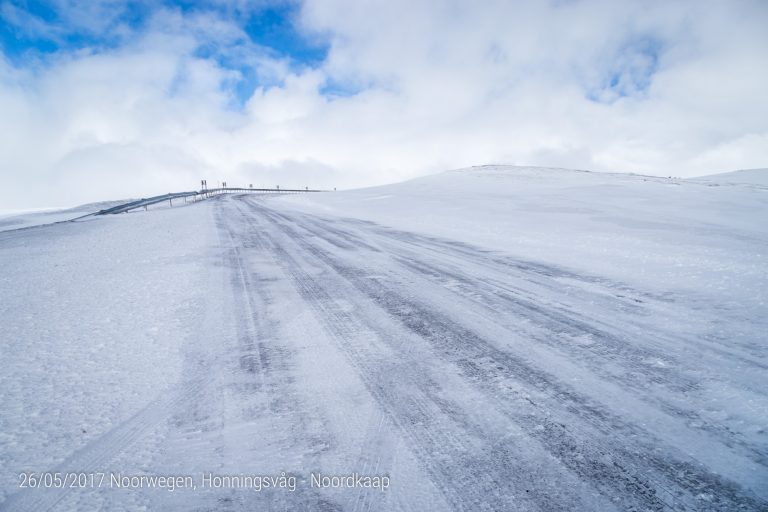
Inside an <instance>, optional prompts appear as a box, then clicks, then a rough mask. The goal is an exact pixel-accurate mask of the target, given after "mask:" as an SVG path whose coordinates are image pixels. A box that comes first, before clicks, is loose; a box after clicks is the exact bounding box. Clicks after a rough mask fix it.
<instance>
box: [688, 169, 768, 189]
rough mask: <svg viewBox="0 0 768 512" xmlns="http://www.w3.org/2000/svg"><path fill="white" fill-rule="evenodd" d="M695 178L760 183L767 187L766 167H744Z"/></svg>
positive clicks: (723, 181) (736, 182)
mask: <svg viewBox="0 0 768 512" xmlns="http://www.w3.org/2000/svg"><path fill="white" fill-rule="evenodd" d="M695 179H696V180H701V181H709V182H713V183H723V184H742V185H762V186H764V187H768V169H744V170H741V171H732V172H723V173H720V174H710V175H708V176H702V177H700V178H695Z"/></svg>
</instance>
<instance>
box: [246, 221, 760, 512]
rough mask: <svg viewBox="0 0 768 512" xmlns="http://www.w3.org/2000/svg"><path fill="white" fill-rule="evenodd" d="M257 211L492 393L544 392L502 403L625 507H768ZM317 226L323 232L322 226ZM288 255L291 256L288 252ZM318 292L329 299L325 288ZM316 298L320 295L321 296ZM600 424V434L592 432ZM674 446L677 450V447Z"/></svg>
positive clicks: (532, 432) (571, 465) (553, 450)
mask: <svg viewBox="0 0 768 512" xmlns="http://www.w3.org/2000/svg"><path fill="white" fill-rule="evenodd" d="M255 208H256V209H257V210H258V211H259V212H260V213H261V214H263V215H265V216H267V217H268V218H270V219H272V221H273V222H275V224H276V225H277V227H278V230H279V231H282V232H284V233H286V235H287V236H288V237H291V240H292V241H294V242H295V243H296V244H298V245H299V246H300V247H301V248H302V249H303V250H305V251H306V252H308V253H310V254H312V256H313V257H314V258H315V259H317V260H319V261H321V262H323V263H325V264H326V265H327V266H328V267H330V268H331V269H332V270H333V271H334V272H335V273H336V274H338V275H340V276H342V277H343V278H344V279H346V280H347V281H349V282H350V283H352V284H353V285H354V286H355V287H357V288H358V289H359V290H360V291H361V292H362V293H363V294H364V295H366V296H368V297H369V298H371V299H372V300H373V301H374V302H376V303H377V304H378V305H379V306H380V307H382V308H383V309H384V310H385V311H387V312H388V313H389V314H390V315H391V316H392V317H394V318H397V319H398V320H399V321H401V322H402V323H403V324H404V325H406V326H407V327H408V328H409V329H410V330H411V331H412V332H414V333H416V334H417V335H419V336H420V337H421V338H422V339H424V340H426V341H428V342H429V343H430V344H431V345H432V346H433V347H434V348H435V350H438V351H441V353H442V354H443V357H445V358H447V359H448V360H449V361H451V362H452V363H454V364H456V365H457V366H459V367H461V368H462V370H463V371H464V372H465V375H467V377H468V378H469V379H470V380H471V381H472V382H473V383H474V384H476V385H478V386H479V387H481V389H483V390H484V391H486V392H487V393H488V394H489V395H494V396H498V392H499V389H498V386H497V384H498V380H499V378H500V377H503V378H509V379H513V378H514V379H520V378H522V379H523V380H524V382H525V383H526V385H527V386H529V387H530V388H531V389H532V390H534V391H536V392H538V394H539V398H540V399H542V400H543V403H540V404H533V403H532V404H531V405H533V406H534V408H533V410H532V411H527V412H526V413H522V414H521V413H520V406H521V403H520V402H517V403H515V401H514V400H508V399H507V400H501V399H500V406H501V407H503V408H504V410H505V412H506V413H507V414H509V416H510V417H511V418H513V419H514V420H515V422H516V423H518V424H520V425H523V426H524V427H525V429H526V432H527V433H529V434H530V435H531V436H532V437H534V438H536V439H538V440H539V441H540V442H541V443H542V444H544V445H545V446H547V447H548V449H549V450H550V452H551V453H553V454H554V455H555V456H556V457H558V458H559V459H560V460H561V461H562V462H563V463H564V464H565V465H566V466H568V467H569V468H570V469H571V470H572V471H574V472H576V473H577V474H579V475H580V476H581V477H582V478H584V479H586V480H588V481H590V482H591V483H592V484H593V485H595V486H596V487H598V488H599V489H600V490H601V492H603V493H604V494H607V495H609V496H612V497H613V498H614V499H617V500H623V502H622V503H624V505H622V506H627V508H631V507H637V508H643V509H655V510H663V509H665V508H671V507H674V508H682V509H686V508H696V507H701V506H705V505H706V507H707V508H708V509H711V510H732V509H734V508H735V507H740V508H744V509H748V510H758V509H760V508H761V507H762V506H763V504H762V502H760V501H759V500H757V499H756V498H755V497H754V496H751V495H750V493H748V492H745V491H744V490H743V489H741V488H739V486H737V485H735V484H733V483H731V482H729V481H727V480H724V479H722V478H720V477H718V476H716V475H714V474H712V473H708V472H707V471H706V470H703V469H702V468H699V467H697V466H696V465H694V464H692V463H691V462H686V461H685V460H681V459H674V458H672V457H671V456H669V455H664V454H661V455H660V454H658V448H660V447H661V446H663V444H662V443H659V442H658V440H656V439H654V438H653V437H652V436H650V435H649V434H648V433H647V432H645V431H643V430H642V429H639V428H638V427H636V426H634V425H632V424H627V423H625V422H624V421H623V420H621V419H620V418H618V417H614V416H612V415H611V414H610V413H609V412H608V411H605V410H604V408H602V407H601V406H600V405H598V404H595V403H593V402H591V400H590V399H589V398H587V397H584V396H579V395H578V394H576V393H574V392H573V391H572V390H570V389H568V388H567V387H564V386H563V385H562V384H561V383H559V382H558V381H557V380H556V379H554V378H553V377H552V376H550V375H548V374H546V373H544V372H541V371H540V370H537V369H535V368H532V367H530V366H528V365H527V364H526V363H525V362H524V361H521V360H516V359H514V357H513V356H511V355H510V354H507V353H505V352H501V351H499V350H497V349H495V348H494V347H493V346H492V344H489V343H488V342H486V341H485V340H483V339H481V338H478V337H477V336H476V335H475V334H474V333H473V332H471V331H468V330H467V329H466V328H464V327H462V326H461V325H459V324H456V323H455V322H453V321H452V320H451V319H449V318H446V317H444V316H441V315H439V314H437V313H436V312H435V311H434V310H433V309H429V308H428V306H425V305H423V304H419V303H416V302H414V301H413V300H408V299H406V298H404V297H402V296H400V295H399V294H398V292H397V291H394V290H392V289H389V288H388V287H386V286H385V285H383V284H382V283H381V282H379V281H377V280H371V279H369V278H368V275H367V272H358V271H356V270H355V269H354V268H351V267H349V266H348V264H347V263H346V262H344V261H342V260H339V259H337V258H335V257H334V256H333V255H332V254H331V253H330V252H328V251H324V250H322V249H318V248H317V247H316V246H314V245H313V244H311V243H310V241H309V240H310V239H309V238H308V237H307V236H306V235H304V234H302V233H300V232H298V231H296V230H295V229H294V228H293V227H292V226H290V225H288V224H287V223H299V221H297V220H295V219H291V218H288V217H287V216H285V215H284V214H279V213H276V212H274V211H272V210H270V209H267V208H262V207H255ZM314 228H315V233H316V230H317V226H314ZM283 257H285V258H289V257H288V256H287V255H283ZM296 267H297V268H298V265H296ZM307 286H310V285H307ZM315 286H316V285H315ZM313 293H315V294H316V295H317V296H321V294H322V291H315V292H313ZM310 295H311V294H310ZM314 300H315V301H319V300H320V299H318V298H317V297H315V298H314ZM425 319H428V320H425ZM523 410H524V409H523ZM558 410H564V411H565V412H566V413H567V415H570V416H572V417H575V418H578V420H577V421H576V422H575V423H574V424H576V425H578V426H579V427H581V428H582V429H584V432H581V433H579V430H578V429H574V425H573V424H570V423H569V424H567V426H566V423H562V422H557V421H553V420H551V419H549V418H548V417H547V416H549V415H550V414H551V412H557V411H558ZM571 419H573V418H571ZM542 427H543V428H542ZM593 429H596V432H592V430H593ZM590 432H592V433H593V434H595V433H598V434H601V435H603V436H606V435H607V436H610V437H609V438H608V439H607V440H608V441H609V442H610V444H609V445H608V448H607V450H606V449H601V448H600V447H598V446H596V445H594V444H593V443H590V442H589V441H588V440H589V439H590V438H589V437H588V435H586V434H588V433H590ZM574 435H575V436H576V437H573V436H574ZM617 435H623V436H625V437H626V438H628V439H632V443H633V444H632V446H631V448H632V449H634V450H637V449H639V450H640V451H641V452H642V453H639V452H634V453H632V452H630V451H629V450H627V448H625V447H624V446H622V443H619V442H618V438H617ZM668 451H669V453H674V452H675V450H674V449H672V448H670V449H669V450H668ZM606 456H607V457H606ZM606 458H607V459H608V460H606ZM707 500H711V501H707Z"/></svg>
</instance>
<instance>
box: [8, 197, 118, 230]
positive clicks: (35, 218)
mask: <svg viewBox="0 0 768 512" xmlns="http://www.w3.org/2000/svg"><path fill="white" fill-rule="evenodd" d="M124 202H125V201H103V202H99V203H90V204H84V205H80V206H75V207H74V208H37V209H34V210H22V211H14V210H0V232H2V231H8V230H11V229H22V228H29V227H33V226H42V225H45V224H55V223H57V222H66V221H68V220H72V219H76V218H77V217H82V216H83V215H87V214H89V213H94V212H97V211H99V210H101V209H102V208H108V207H109V206H113V205H115V204H120V203H124Z"/></svg>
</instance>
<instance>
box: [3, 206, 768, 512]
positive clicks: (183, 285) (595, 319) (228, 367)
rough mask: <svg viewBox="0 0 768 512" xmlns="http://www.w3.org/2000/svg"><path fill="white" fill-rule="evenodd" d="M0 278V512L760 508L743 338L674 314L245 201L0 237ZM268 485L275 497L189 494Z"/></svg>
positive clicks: (761, 351)
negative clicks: (317, 481) (226, 480)
mask: <svg viewBox="0 0 768 512" xmlns="http://www.w3.org/2000/svg"><path fill="white" fill-rule="evenodd" d="M147 226H149V228H148V227H147ZM150 228H151V230H152V231H150ZM54 230H55V231H54ZM158 231H159V234H158ZM149 233H155V234H154V235H152V234H149ZM121 237H122V238H121ZM147 237H150V239H149V240H147ZM93 240H100V243H99V244H95V245H92V246H91V247H90V249H89V251H88V252H89V253H90V254H82V253H81V251H82V248H80V249H77V247H75V249H72V248H73V246H77V244H84V243H86V242H88V241H91V243H92V241H93ZM129 247H130V249H126V250H130V254H129V256H130V257H131V258H132V259H133V260H132V261H126V260H125V259H124V258H125V256H121V255H120V254H119V252H110V251H111V250H112V249H115V250H116V249H119V248H129ZM67 250H72V251H73V252H72V253H71V254H70V253H68V252H67ZM158 250H162V252H161V253H158V252H157V251H158ZM39 251H48V253H50V254H56V257H55V258H53V259H51V260H49V261H45V262H42V261H41V260H40V258H42V256H40V253H39ZM21 253H28V254H30V255H31V259H32V260H33V261H31V262H24V261H17V260H16V259H13V258H12V257H11V256H13V255H18V254H21ZM0 257H2V258H3V259H2V261H3V263H4V270H5V274H4V278H3V280H2V281H0V285H2V286H3V288H2V292H3V302H4V304H3V306H4V308H5V309H4V310H3V312H2V315H3V317H2V320H3V321H5V323H4V331H5V332H4V334H3V335H4V336H8V337H9V339H8V340H4V343H3V346H2V350H3V353H2V356H3V357H2V360H3V366H4V369H3V376H2V382H0V384H2V389H1V390H0V397H1V398H2V404H0V405H2V406H3V408H2V410H1V411H0V419H2V427H3V428H2V430H0V436H2V437H0V447H1V448H2V449H1V450H0V455H2V458H3V460H2V467H3V475H2V477H3V492H4V501H3V502H2V503H0V509H7V510H47V509H60V510H75V509H82V510H92V509H94V508H99V507H102V508H105V509H106V508H108V509H110V510H119V509H121V508H123V509H127V510H133V509H136V508H139V507H147V508H148V509H151V510H174V509H179V510H419V511H421V510H437V511H443V510H540V511H555V510H590V511H592V510H638V511H646V510H722V511H735V510H755V511H756V510H766V508H768V469H767V468H766V466H767V465H768V445H767V444H766V438H765V430H764V429H765V420H766V416H765V410H766V409H765V407H766V386H765V375H766V370H767V369H768V368H766V364H767V362H766V359H765V348H766V347H765V344H764V339H763V340H761V339H758V338H756V337H755V336H754V335H753V334H751V335H750V336H746V337H735V338H728V337H718V336H714V335H705V334H702V333H701V332H695V333H692V332H691V331H690V330H689V329H687V328H685V326H686V325H688V323H689V322H692V321H695V320H696V319H697V318H696V315H697V314H699V313H698V312H697V311H696V308H692V307H690V304H684V305H680V304H677V303H676V300H677V298H676V297H675V296H667V295H663V294H658V293H655V292H650V291H648V290H644V289H642V288H638V287H634V286H632V285H630V284H627V283H625V282H618V281H615V280H612V279H609V278H606V277H603V276H601V275H599V274H589V273H580V272H574V271H572V270H569V269H567V268H565V267H561V266H555V265H550V264H544V263H540V262H539V263H534V262H531V261H527V260H523V259H519V258H516V257H514V256H512V255H510V254H506V253H503V252H500V251H489V250H484V249H481V248H479V247H477V246H473V245H470V244H467V243H462V242H459V241H455V240H451V239H448V238H438V237H434V236H427V235H423V234H416V233H414V232H409V231H405V230H400V229H393V228H388V227H385V226H383V225H381V224H377V223H373V222H370V221H364V220H360V219H355V218H341V217H336V216H333V217H332V216H323V215H318V214H313V213H306V212H300V211H297V210H295V209H291V208H288V207H286V206H285V205H284V204H283V203H282V202H281V201H280V200H279V199H278V200H275V199H265V198H261V197H258V196H228V197H221V198H217V199H215V200H213V201H209V202H204V203H200V204H196V205H193V206H188V207H184V208H178V209H174V210H168V211H158V212H141V213H137V214H127V215H123V216H119V217H116V218H108V219H98V220H94V221H89V222H85V223H75V224H67V225H64V226H60V225H57V226H51V227H43V228H36V229H33V230H24V231H22V232H16V233H14V232H11V233H9V234H5V235H3V237H2V238H0ZM76 257H79V258H84V259H85V260H86V262H87V267H83V266H82V265H83V264H81V263H79V262H78V261H76ZM110 257H111V258H117V259H118V260H119V261H120V262H121V263H122V266H121V264H120V263H116V262H115V261H114V259H112V260H110V259H109V258H110ZM35 258H37V260H35ZM105 260H107V261H105ZM36 263H47V264H50V265H56V266H58V265H62V266H64V267H65V268H66V271H64V272H63V273H62V274H61V275H58V274H56V270H55V269H51V270H49V271H48V272H47V273H46V276H47V279H43V278H40V277H35V275H34V267H35V264H36ZM67 265H69V266H68V267H67ZM123 266H124V268H126V269H130V274H131V275H121V272H120V269H121V268H123ZM91 271H92V272H93V273H94V274H93V275H94V276H100V277H98V278H97V277H91V279H86V282H87V284H83V283H78V282H77V279H74V278H73V279H71V280H70V281H67V280H66V277H65V276H75V277H78V276H80V277H83V276H87V275H88V273H89V272H91ZM169 272H170V274H169ZM22 279H27V280H31V281H32V282H31V283H28V286H27V287H22V289H19V281H20V280H22ZM52 281H53V282H52ZM59 282H61V283H63V284H62V285H61V286H60V287H58V286H57V284H56V283H59ZM76 291H78V293H79V294H80V295H77V294H75V292H76ZM40 295H43V296H45V297H48V298H47V299H45V300H44V299H34V297H39V296H40ZM89 295H93V296H89ZM158 295H160V297H158ZM6 300H10V302H6ZM102 308H103V309H102ZM701 308H702V309H703V310H704V311H705V312H706V313H708V312H709V311H708V310H707V309H706V307H704V306H701ZM89 311H90V312H92V313H93V315H95V316H91V317H89V315H88V314H87V313H88V312H89ZM65 312H66V313H70V314H67V315H65V314H64V313H65ZM37 315H40V316H39V317H38V316H37ZM72 315H74V316H75V317H76V319H75V320H73V319H71V318H70V317H71V316H72ZM41 317H42V318H41ZM104 317H108V319H107V320H105V319H104ZM20 318H21V319H20ZM30 323H35V324H36V326H35V327H30ZM81 324H82V325H81ZM78 325H79V327H78ZM681 326H682V327H681ZM73 330H74V331H75V332H76V334H74V335H72V334H71V331H73ZM746 332H748V333H753V331H750V330H749V329H746ZM30 333H31V334H30ZM113 340H119V343H117V342H114V341H113ZM64 341H66V344H65V346H64V347H58V346H57V344H58V343H64ZM40 344H42V346H43V348H44V350H41V348H40ZM94 345H98V346H94ZM14 347H16V348H14ZM38 351H39V352H38ZM104 351H107V352H110V351H111V352H110V353H107V354H106V355H105V353H104ZM115 351H118V352H119V353H117V354H116V353H114V352H115ZM54 356H55V357H54ZM35 365H41V366H43V367H42V368H35ZM61 365H65V366H67V368H61ZM50 375H53V376H54V377H55V378H48V376H50ZM84 387H87V388H88V389H83V388H84ZM54 397H58V398H54ZM40 401H42V405H40V403H39V402H40ZM81 430H82V431H83V432H82V433H81V432H80V431H81ZM21 471H38V472H41V471H81V472H107V474H110V473H111V472H112V473H118V472H120V473H123V474H126V475H187V474H189V475H194V478H195V483H196V484H197V486H198V488H197V489H184V488H182V489H176V490H175V491H173V492H169V491H167V490H160V489H154V490H152V489H146V488H142V489H131V490H128V489H115V488H108V486H107V485H106V484H104V485H103V486H101V487H93V486H86V488H77V489H72V488H67V489H21V490H20V489H18V475H17V473H19V472H21ZM283 472H285V474H286V475H293V476H295V477H296V478H297V483H296V488H295V490H293V491H290V490H286V489H274V490H273V489H268V490H262V491H260V492H256V491H254V490H243V489H224V488H215V489H210V488H206V489H203V488H201V477H200V475H201V474H207V473H212V474H215V475H233V474H234V475H238V474H259V475H276V476H280V475H282V473H283ZM312 472H314V473H322V474H323V475H348V474H352V473H355V472H357V473H361V474H364V475H386V476H388V477H389V478H390V484H389V488H388V489H387V490H380V489H364V488H352V489H350V488H344V489H330V488H316V487H314V488H313V487H312V486H311V478H310V473H312Z"/></svg>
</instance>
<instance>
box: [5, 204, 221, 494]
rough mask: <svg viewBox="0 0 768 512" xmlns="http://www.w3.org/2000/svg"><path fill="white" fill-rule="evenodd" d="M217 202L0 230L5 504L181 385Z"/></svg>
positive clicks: (202, 291)
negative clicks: (25, 479)
mask: <svg viewBox="0 0 768 512" xmlns="http://www.w3.org/2000/svg"><path fill="white" fill-rule="evenodd" d="M210 207H211V205H210V204H208V203H200V204H196V205H194V206H190V207H185V208H173V209H165V210H158V211H153V212H137V213H131V214H124V215H115V216H108V217H100V218H95V219H93V218H92V219H91V220H88V221H81V222H72V223H63V224H56V225H51V226H40V227H36V228H31V229H24V230H17V231H7V232H5V233H0V264H2V274H1V275H0V297H2V301H0V325H2V327H3V329H2V337H0V360H1V361H2V363H3V369H2V372H0V411H2V414H0V466H2V467H3V468H13V472H11V471H6V472H3V473H2V475H0V503H1V502H2V501H3V499H4V498H5V497H7V495H8V494H10V493H13V492H15V491H17V490H18V485H19V482H18V480H17V477H18V473H19V472H21V471H37V472H40V471H44V470H47V469H49V468H51V467H55V465H56V464H58V463H60V462H61V461H62V459H63V458H64V457H65V456H67V455H68V454H70V453H71V452H73V451H75V450H77V449H78V448H79V447H81V446H85V445H87V444H88V443H89V442H91V441H93V440H94V439H96V438H98V437H99V436H100V435H101V434H103V433H104V432H106V431H108V430H109V429H110V428H111V427H113V426H114V425H117V424H120V423H121V422H123V421H125V420H126V418H129V417H131V416H132V415H134V414H135V413H136V412H137V411H139V410H140V409H142V408H143V407H144V406H146V405H147V404H148V403H151V402H152V401H153V400H154V399H155V398H156V397H158V396H162V394H163V393H164V392H165V391H166V390H167V389H168V388H169V386H172V385H173V384H174V383H176V382H177V381H178V380H179V375H180V371H181V366H182V361H183V357H182V351H183V350H187V349H188V346H189V339H190V338H193V337H195V336H196V331H197V329H198V327H199V322H200V318H202V317H203V309H204V307H205V300H206V297H205V293H206V289H205V287H204V286H201V283H204V282H205V280H204V279H203V277H204V276H205V274H206V273H207V272H211V269H210V268H207V266H206V254H207V251H208V250H209V245H210V243H211V240H212V237H217V234H216V228H215V225H214V223H213V220H212V216H211V215H210V211H209V209H210ZM70 469H73V470H77V469H78V468H70ZM0 508H1V507H0Z"/></svg>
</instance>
